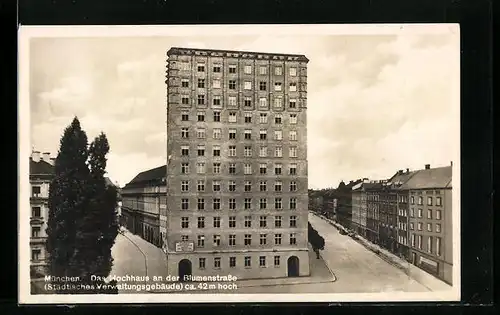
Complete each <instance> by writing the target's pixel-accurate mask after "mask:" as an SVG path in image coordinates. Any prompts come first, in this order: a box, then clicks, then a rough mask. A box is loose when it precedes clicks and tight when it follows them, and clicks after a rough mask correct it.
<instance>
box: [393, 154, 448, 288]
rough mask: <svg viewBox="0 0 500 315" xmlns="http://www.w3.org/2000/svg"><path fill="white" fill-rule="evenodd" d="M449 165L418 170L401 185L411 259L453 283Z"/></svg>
mask: <svg viewBox="0 0 500 315" xmlns="http://www.w3.org/2000/svg"><path fill="white" fill-rule="evenodd" d="M451 182H452V167H451V166H447V167H439V168H430V165H428V164H427V165H426V166H425V169H423V170H419V171H417V172H416V173H415V174H414V175H413V176H412V177H411V178H410V179H409V180H408V181H407V182H406V183H405V184H403V185H402V187H401V189H402V190H404V191H408V193H409V205H408V206H409V213H410V215H409V238H410V248H409V251H410V261H411V262H412V263H413V264H414V265H416V266H418V267H420V268H421V269H423V270H425V271H427V272H429V273H431V274H433V275H434V276H436V277H437V278H440V279H442V280H443V281H445V282H447V283H449V284H452V270H453V238H452V236H453V235H452V184H451Z"/></svg>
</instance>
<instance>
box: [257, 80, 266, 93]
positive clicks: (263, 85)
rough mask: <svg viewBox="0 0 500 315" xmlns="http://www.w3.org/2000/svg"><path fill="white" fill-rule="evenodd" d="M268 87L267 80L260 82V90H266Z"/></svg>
mask: <svg viewBox="0 0 500 315" xmlns="http://www.w3.org/2000/svg"><path fill="white" fill-rule="evenodd" d="M266 89H267V82H263V81H261V82H259V90H261V91H265V90H266Z"/></svg>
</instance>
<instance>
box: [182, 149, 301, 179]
mask: <svg viewBox="0 0 500 315" xmlns="http://www.w3.org/2000/svg"><path fill="white" fill-rule="evenodd" d="M214 156H219V155H215V154H214ZM229 156H230V157H232V156H233V155H231V153H230V154H229ZM245 156H248V155H245ZM236 164H237V163H228V172H229V174H236V169H237V167H236ZM189 165H190V164H189V162H182V163H181V174H189V173H190V167H189ZM243 169H244V173H245V175H251V174H252V164H250V163H243ZM206 172H207V170H206V163H205V162H197V163H196V174H206ZM212 172H213V173H214V174H220V173H221V163H220V162H214V163H212ZM259 174H261V175H266V174H268V165H267V164H266V163H259ZM282 174H283V164H281V163H275V164H274V175H282ZM288 174H289V175H297V164H296V163H291V164H289V166H288ZM280 182H281V181H277V183H280ZM198 183H199V182H198ZM229 183H230V185H229V186H231V183H233V182H231V181H230V182H229ZM247 183H249V185H251V184H252V182H251V181H249V182H247Z"/></svg>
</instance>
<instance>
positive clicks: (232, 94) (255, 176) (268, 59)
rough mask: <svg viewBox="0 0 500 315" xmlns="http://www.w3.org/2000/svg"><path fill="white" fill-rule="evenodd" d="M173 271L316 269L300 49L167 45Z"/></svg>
mask: <svg viewBox="0 0 500 315" xmlns="http://www.w3.org/2000/svg"><path fill="white" fill-rule="evenodd" d="M167 57H168V60H167V81H166V84H167V99H168V100H167V156H168V161H167V177H166V178H167V208H166V212H165V213H161V214H160V229H161V230H162V231H165V232H166V233H165V234H166V238H165V242H164V244H165V245H164V250H165V251H166V253H167V261H168V270H169V274H173V275H179V276H180V277H181V280H183V278H184V276H186V275H193V276H214V275H228V274H230V275H233V276H237V277H238V278H239V279H251V278H277V277H287V276H306V275H309V255H308V245H307V244H308V240H307V221H308V190H307V187H308V182H307V145H306V143H307V125H306V120H307V117H306V108H307V102H306V100H307V95H306V93H307V63H308V61H309V60H308V59H307V58H306V57H305V56H303V55H291V54H290V55H288V54H272V53H257V52H243V51H224V50H208V49H207V50H205V49H191V48H171V49H170V50H169V51H168V52H167Z"/></svg>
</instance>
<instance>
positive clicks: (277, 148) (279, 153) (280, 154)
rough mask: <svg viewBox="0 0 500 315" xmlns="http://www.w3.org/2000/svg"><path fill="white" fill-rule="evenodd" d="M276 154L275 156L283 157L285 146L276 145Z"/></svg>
mask: <svg viewBox="0 0 500 315" xmlns="http://www.w3.org/2000/svg"><path fill="white" fill-rule="evenodd" d="M274 156H275V157H283V148H282V147H276V148H275V149H274Z"/></svg>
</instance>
